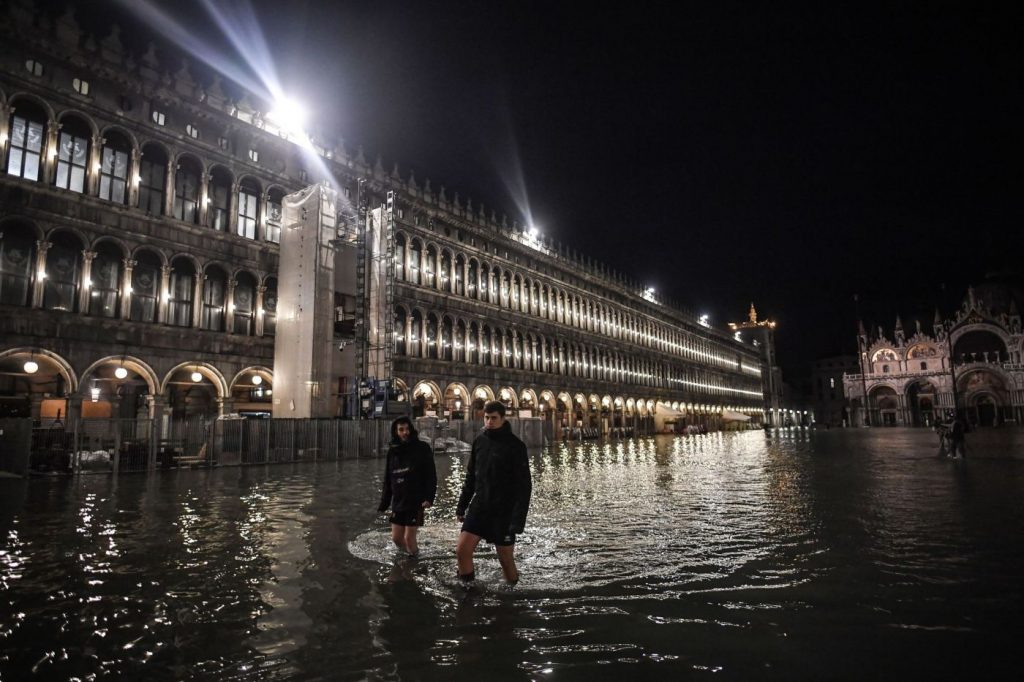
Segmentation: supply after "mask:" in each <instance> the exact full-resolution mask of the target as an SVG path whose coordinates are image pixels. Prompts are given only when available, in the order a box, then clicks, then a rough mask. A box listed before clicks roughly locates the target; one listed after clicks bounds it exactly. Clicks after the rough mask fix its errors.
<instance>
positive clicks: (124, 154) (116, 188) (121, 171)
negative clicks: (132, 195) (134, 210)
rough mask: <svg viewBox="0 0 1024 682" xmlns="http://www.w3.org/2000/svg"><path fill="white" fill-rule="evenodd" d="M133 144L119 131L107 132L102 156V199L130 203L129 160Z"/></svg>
mask: <svg viewBox="0 0 1024 682" xmlns="http://www.w3.org/2000/svg"><path fill="white" fill-rule="evenodd" d="M130 152H131V145H130V144H128V141H127V140H126V139H125V137H124V136H123V135H121V134H119V133H107V139H106V142H104V143H103V154H102V156H101V158H100V199H106V200H107V201H112V202H114V203H115V204H122V205H124V204H126V203H128V166H129V163H128V160H129V154H130Z"/></svg>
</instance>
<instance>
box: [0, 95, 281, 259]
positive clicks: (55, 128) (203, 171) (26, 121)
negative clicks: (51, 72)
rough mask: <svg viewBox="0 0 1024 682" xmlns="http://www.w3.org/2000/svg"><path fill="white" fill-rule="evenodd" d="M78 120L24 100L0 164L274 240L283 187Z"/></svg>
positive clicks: (17, 105) (26, 175)
mask: <svg viewBox="0 0 1024 682" xmlns="http://www.w3.org/2000/svg"><path fill="white" fill-rule="evenodd" d="M94 130H95V126H94V125H92V124H91V123H90V122H89V121H88V120H87V119H86V118H85V117H83V116H81V115H79V114H73V113H66V114H64V115H62V116H60V117H58V118H55V119H52V120H51V119H50V118H49V117H48V115H47V113H46V110H45V109H44V108H43V107H42V106H41V105H39V104H37V103H36V102H34V101H32V100H30V99H27V98H24V97H23V98H18V99H16V100H14V101H13V102H12V104H11V113H10V116H9V117H8V119H7V131H8V132H7V137H8V140H9V145H8V151H7V158H6V160H5V163H4V164H3V168H4V170H6V172H7V173H8V175H12V176H15V177H19V178H23V179H25V180H30V181H33V182H44V183H47V184H52V185H54V186H56V187H59V188H61V189H65V190H68V191H71V192H78V193H80V194H88V195H90V196H96V197H98V198H100V199H103V200H105V201H109V202H112V203H114V204H119V205H122V206H132V207H136V208H138V209H140V210H142V211H145V212H146V213H148V214H150V215H155V216H168V217H171V218H174V219H176V220H181V221H183V222H186V223H191V224H195V225H203V226H206V227H209V228H210V229H213V230H217V231H220V232H231V233H234V234H237V235H238V236H240V237H245V238H247V239H263V240H266V241H271V242H278V241H280V234H281V212H282V201H283V199H284V195H285V190H284V189H283V188H281V187H268V188H264V187H263V185H262V183H260V182H259V181H258V180H257V179H256V178H253V177H251V176H246V177H243V178H240V179H236V178H235V177H234V175H233V174H232V173H231V171H229V170H228V169H227V168H226V167H224V166H222V165H215V164H204V162H203V161H202V160H200V159H199V158H198V157H197V156H195V155H194V154H191V153H187V152H185V153H178V154H173V153H171V151H170V150H168V148H167V147H165V146H164V145H162V144H160V143H158V142H152V141H151V142H146V143H144V144H142V145H141V146H139V145H138V144H136V143H135V142H134V138H133V137H132V136H130V135H129V134H128V133H127V132H125V131H121V130H118V129H116V128H110V129H107V130H105V131H103V133H102V134H99V133H95V134H94V132H93V131H94ZM48 159H52V161H48Z"/></svg>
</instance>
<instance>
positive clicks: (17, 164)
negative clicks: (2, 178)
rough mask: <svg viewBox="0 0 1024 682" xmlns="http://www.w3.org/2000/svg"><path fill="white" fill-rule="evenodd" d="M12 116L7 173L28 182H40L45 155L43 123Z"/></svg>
mask: <svg viewBox="0 0 1024 682" xmlns="http://www.w3.org/2000/svg"><path fill="white" fill-rule="evenodd" d="M33 119H34V117H33V118H25V117H23V116H19V115H17V114H15V115H14V116H11V150H10V154H9V155H8V157H7V172H8V173H10V174H11V175H15V176H17V177H20V178H25V179H26V180H38V179H39V169H40V165H41V164H40V160H41V159H42V153H43V121H42V120H33Z"/></svg>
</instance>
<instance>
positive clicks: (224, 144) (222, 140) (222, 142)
mask: <svg viewBox="0 0 1024 682" xmlns="http://www.w3.org/2000/svg"><path fill="white" fill-rule="evenodd" d="M217 146H218V147H220V148H221V149H223V150H224V151H228V150H229V149H230V148H231V143H230V142H229V141H228V138H226V137H224V136H223V135H221V136H220V137H218V138H217Z"/></svg>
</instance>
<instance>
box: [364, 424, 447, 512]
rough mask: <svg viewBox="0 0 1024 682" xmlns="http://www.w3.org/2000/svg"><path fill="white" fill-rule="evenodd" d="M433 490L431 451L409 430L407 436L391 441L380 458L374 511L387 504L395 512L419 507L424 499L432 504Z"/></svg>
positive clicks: (434, 483) (434, 479) (433, 474)
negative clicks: (381, 473) (381, 474)
mask: <svg viewBox="0 0 1024 682" xmlns="http://www.w3.org/2000/svg"><path fill="white" fill-rule="evenodd" d="M436 494H437V469H435V468H434V453H433V451H432V450H431V449H430V446H429V445H427V444H426V443H424V442H423V441H421V440H420V439H419V437H418V436H417V435H416V432H415V431H413V433H412V435H411V436H410V437H409V440H408V441H406V442H404V443H403V442H402V441H400V440H398V439H397V437H396V438H395V439H394V440H392V441H391V447H390V448H388V454H387V457H385V462H384V490H383V492H382V493H381V495H380V506H379V507H378V508H377V509H378V511H381V512H383V511H384V510H386V509H387V508H388V504H390V505H391V509H392V511H394V512H395V513H399V512H409V511H415V510H417V509H419V508H420V507H421V506H422V505H423V503H424V502H429V503H430V504H434V496H435V495H436Z"/></svg>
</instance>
